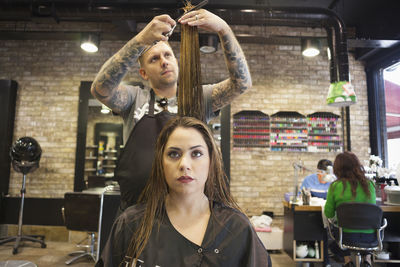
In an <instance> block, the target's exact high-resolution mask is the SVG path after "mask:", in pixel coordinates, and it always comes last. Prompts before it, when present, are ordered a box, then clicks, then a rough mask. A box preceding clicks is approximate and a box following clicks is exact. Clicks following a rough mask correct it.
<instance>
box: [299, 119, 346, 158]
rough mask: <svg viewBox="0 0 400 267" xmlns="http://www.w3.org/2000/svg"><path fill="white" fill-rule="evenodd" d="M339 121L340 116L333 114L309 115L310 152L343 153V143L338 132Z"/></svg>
mask: <svg viewBox="0 0 400 267" xmlns="http://www.w3.org/2000/svg"><path fill="white" fill-rule="evenodd" d="M339 119H340V116H339V115H336V114H333V113H331V112H315V113H312V114H309V115H307V126H308V151H309V152H342V151H343V142H342V139H341V137H340V135H339V131H338V127H339V124H338V122H339Z"/></svg>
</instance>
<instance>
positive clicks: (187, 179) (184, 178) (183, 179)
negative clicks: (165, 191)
mask: <svg viewBox="0 0 400 267" xmlns="http://www.w3.org/2000/svg"><path fill="white" fill-rule="evenodd" d="M178 181H179V182H181V183H190V182H191V181H193V178H192V177H190V176H181V177H179V178H178Z"/></svg>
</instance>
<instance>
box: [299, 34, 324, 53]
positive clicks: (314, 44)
mask: <svg viewBox="0 0 400 267" xmlns="http://www.w3.org/2000/svg"><path fill="white" fill-rule="evenodd" d="M320 50H321V41H320V40H319V39H317V38H303V39H301V53H302V54H303V56H305V57H315V56H318V55H319V53H320Z"/></svg>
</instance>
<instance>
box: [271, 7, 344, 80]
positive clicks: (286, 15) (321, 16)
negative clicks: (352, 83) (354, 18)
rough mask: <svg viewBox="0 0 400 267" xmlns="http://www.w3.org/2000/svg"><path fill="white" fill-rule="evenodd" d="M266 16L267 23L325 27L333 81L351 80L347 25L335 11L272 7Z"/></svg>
mask: <svg viewBox="0 0 400 267" xmlns="http://www.w3.org/2000/svg"><path fill="white" fill-rule="evenodd" d="M264 16H265V24H266V25H273V26H292V27H318V28H321V27H322V28H325V30H326V31H327V40H328V46H329V49H330V53H331V59H330V79H331V83H333V82H338V81H349V59H348V52H347V37H346V26H345V25H344V22H343V21H342V19H341V18H340V17H339V16H338V15H337V14H336V13H335V12H333V11H332V10H329V9H324V8H272V9H267V10H265V12H264Z"/></svg>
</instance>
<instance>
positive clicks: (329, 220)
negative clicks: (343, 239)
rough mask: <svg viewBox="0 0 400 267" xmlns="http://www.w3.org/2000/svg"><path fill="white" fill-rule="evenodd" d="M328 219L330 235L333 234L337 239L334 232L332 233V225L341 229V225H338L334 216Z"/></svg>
mask: <svg viewBox="0 0 400 267" xmlns="http://www.w3.org/2000/svg"><path fill="white" fill-rule="evenodd" d="M327 219H328V232H329V235H330V236H331V238H332V239H333V240H336V238H335V237H334V235H333V233H332V229H331V228H332V227H334V228H337V229H339V226H338V225H337V221H336V220H335V219H334V218H327Z"/></svg>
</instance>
